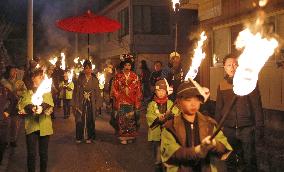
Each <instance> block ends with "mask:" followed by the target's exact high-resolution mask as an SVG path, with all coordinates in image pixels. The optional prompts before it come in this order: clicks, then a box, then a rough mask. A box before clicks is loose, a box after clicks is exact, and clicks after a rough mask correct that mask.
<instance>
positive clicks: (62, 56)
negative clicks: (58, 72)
mask: <svg viewBox="0 0 284 172" xmlns="http://www.w3.org/2000/svg"><path fill="white" fill-rule="evenodd" d="M60 68H61V69H62V70H65V68H66V63H65V54H64V53H61V66H60Z"/></svg>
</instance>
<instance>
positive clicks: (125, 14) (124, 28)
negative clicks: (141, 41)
mask: <svg viewBox="0 0 284 172" xmlns="http://www.w3.org/2000/svg"><path fill="white" fill-rule="evenodd" d="M118 21H119V22H120V23H121V29H120V30H119V31H118V37H119V38H121V37H123V36H125V35H128V34H129V11H128V7H126V8H124V9H123V10H121V11H120V12H119V13H118Z"/></svg>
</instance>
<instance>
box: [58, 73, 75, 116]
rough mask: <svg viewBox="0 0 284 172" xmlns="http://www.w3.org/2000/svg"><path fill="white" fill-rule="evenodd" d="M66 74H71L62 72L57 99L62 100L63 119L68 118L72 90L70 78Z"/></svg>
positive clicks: (72, 85)
mask: <svg viewBox="0 0 284 172" xmlns="http://www.w3.org/2000/svg"><path fill="white" fill-rule="evenodd" d="M68 74H69V75H70V74H71V73H70V71H65V72H64V80H63V81H62V82H61V83H60V84H59V89H60V96H59V97H60V99H63V111H64V118H65V119H66V118H68V117H69V116H70V108H71V100H72V96H73V90H74V83H73V81H72V78H70V79H69V78H68Z"/></svg>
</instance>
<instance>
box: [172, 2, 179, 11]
mask: <svg viewBox="0 0 284 172" xmlns="http://www.w3.org/2000/svg"><path fill="white" fill-rule="evenodd" d="M176 4H179V0H172V5H173V9H174V11H176Z"/></svg>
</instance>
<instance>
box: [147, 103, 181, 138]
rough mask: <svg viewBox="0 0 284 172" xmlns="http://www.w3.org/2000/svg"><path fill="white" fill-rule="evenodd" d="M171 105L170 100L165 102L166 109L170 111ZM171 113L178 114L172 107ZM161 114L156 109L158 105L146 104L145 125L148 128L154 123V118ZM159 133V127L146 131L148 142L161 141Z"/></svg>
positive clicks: (160, 129)
mask: <svg viewBox="0 0 284 172" xmlns="http://www.w3.org/2000/svg"><path fill="white" fill-rule="evenodd" d="M172 105H173V102H172V101H171V100H168V101H167V109H170V108H171V107H172ZM172 113H174V114H175V115H177V114H178V113H179V111H178V108H176V107H174V108H173V109H172ZM161 115H162V114H160V112H159V109H158V104H157V103H156V102H155V101H151V102H150V103H149V104H148V108H147V114H146V119H147V124H148V126H149V127H150V126H151V125H152V123H153V122H154V121H155V119H156V118H159V117H160V116H161ZM161 131H162V128H161V126H158V127H157V128H155V129H151V128H149V129H148V141H160V140H161Z"/></svg>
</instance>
